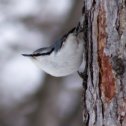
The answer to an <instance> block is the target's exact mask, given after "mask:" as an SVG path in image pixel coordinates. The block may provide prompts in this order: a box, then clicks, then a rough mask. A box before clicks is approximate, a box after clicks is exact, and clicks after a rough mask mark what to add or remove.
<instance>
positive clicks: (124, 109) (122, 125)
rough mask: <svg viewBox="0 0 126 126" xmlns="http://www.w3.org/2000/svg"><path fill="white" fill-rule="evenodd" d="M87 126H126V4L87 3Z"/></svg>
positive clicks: (118, 0) (116, 0) (111, 0)
mask: <svg viewBox="0 0 126 126" xmlns="http://www.w3.org/2000/svg"><path fill="white" fill-rule="evenodd" d="M83 16H84V19H85V20H84V22H83V23H84V28H85V30H84V40H85V60H86V67H85V71H84V73H83V75H84V76H83V80H84V81H83V89H84V90H83V102H84V104H83V123H84V126H126V70H125V67H126V0H84V7H83Z"/></svg>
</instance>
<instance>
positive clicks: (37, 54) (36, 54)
mask: <svg viewBox="0 0 126 126" xmlns="http://www.w3.org/2000/svg"><path fill="white" fill-rule="evenodd" d="M53 51H54V48H52V50H51V51H49V52H46V53H35V54H32V56H46V55H50V54H51V53H52V52H53Z"/></svg>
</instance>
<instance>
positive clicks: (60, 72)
mask: <svg viewBox="0 0 126 126" xmlns="http://www.w3.org/2000/svg"><path fill="white" fill-rule="evenodd" d="M66 43H67V44H66ZM83 43H84V42H83V41H82V39H79V38H76V37H75V36H70V37H69V39H68V40H67V41H66V42H65V43H64V45H63V47H62V49H61V50H60V51H59V52H57V53H55V52H53V53H51V55H49V56H39V57H36V58H35V59H34V61H35V62H36V63H37V65H39V67H40V68H41V69H42V70H44V71H45V72H47V73H48V74H51V75H52V76H56V77H60V76H66V75H69V74H72V73H74V72H76V71H77V70H78V69H79V67H80V65H81V63H82V59H83V49H84V46H83Z"/></svg>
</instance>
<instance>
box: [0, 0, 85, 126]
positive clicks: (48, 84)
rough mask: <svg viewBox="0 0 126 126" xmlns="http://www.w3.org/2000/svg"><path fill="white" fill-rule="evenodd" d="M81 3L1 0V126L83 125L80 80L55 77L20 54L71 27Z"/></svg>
mask: <svg viewBox="0 0 126 126" xmlns="http://www.w3.org/2000/svg"><path fill="white" fill-rule="evenodd" d="M82 6H83V3H82V0H60V1H59V2H58V1H57V0H0V126H79V125H81V124H82V107H81V104H82V102H81V95H82V91H81V89H82V85H81V84H82V80H81V79H80V77H79V76H78V74H77V73H75V74H73V75H70V76H68V77H63V78H55V77H52V76H50V75H48V74H46V73H44V72H43V71H42V70H40V69H39V68H37V67H36V66H35V65H34V64H33V63H32V62H31V61H30V59H28V58H26V57H23V56H22V55H21V54H22V53H31V52H33V51H34V50H36V49H38V48H41V47H44V46H48V45H50V44H51V43H52V42H54V41H55V40H56V39H57V38H59V37H60V36H62V35H63V34H64V33H66V32H67V31H69V30H70V29H71V28H73V27H74V26H75V25H76V24H77V23H78V21H79V19H80V16H81V9H82Z"/></svg>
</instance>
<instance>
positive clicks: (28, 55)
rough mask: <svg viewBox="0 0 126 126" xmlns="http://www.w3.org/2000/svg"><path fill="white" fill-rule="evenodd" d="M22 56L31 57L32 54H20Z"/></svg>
mask: <svg viewBox="0 0 126 126" xmlns="http://www.w3.org/2000/svg"><path fill="white" fill-rule="evenodd" d="M22 56H27V57H32V56H33V54H22Z"/></svg>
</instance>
